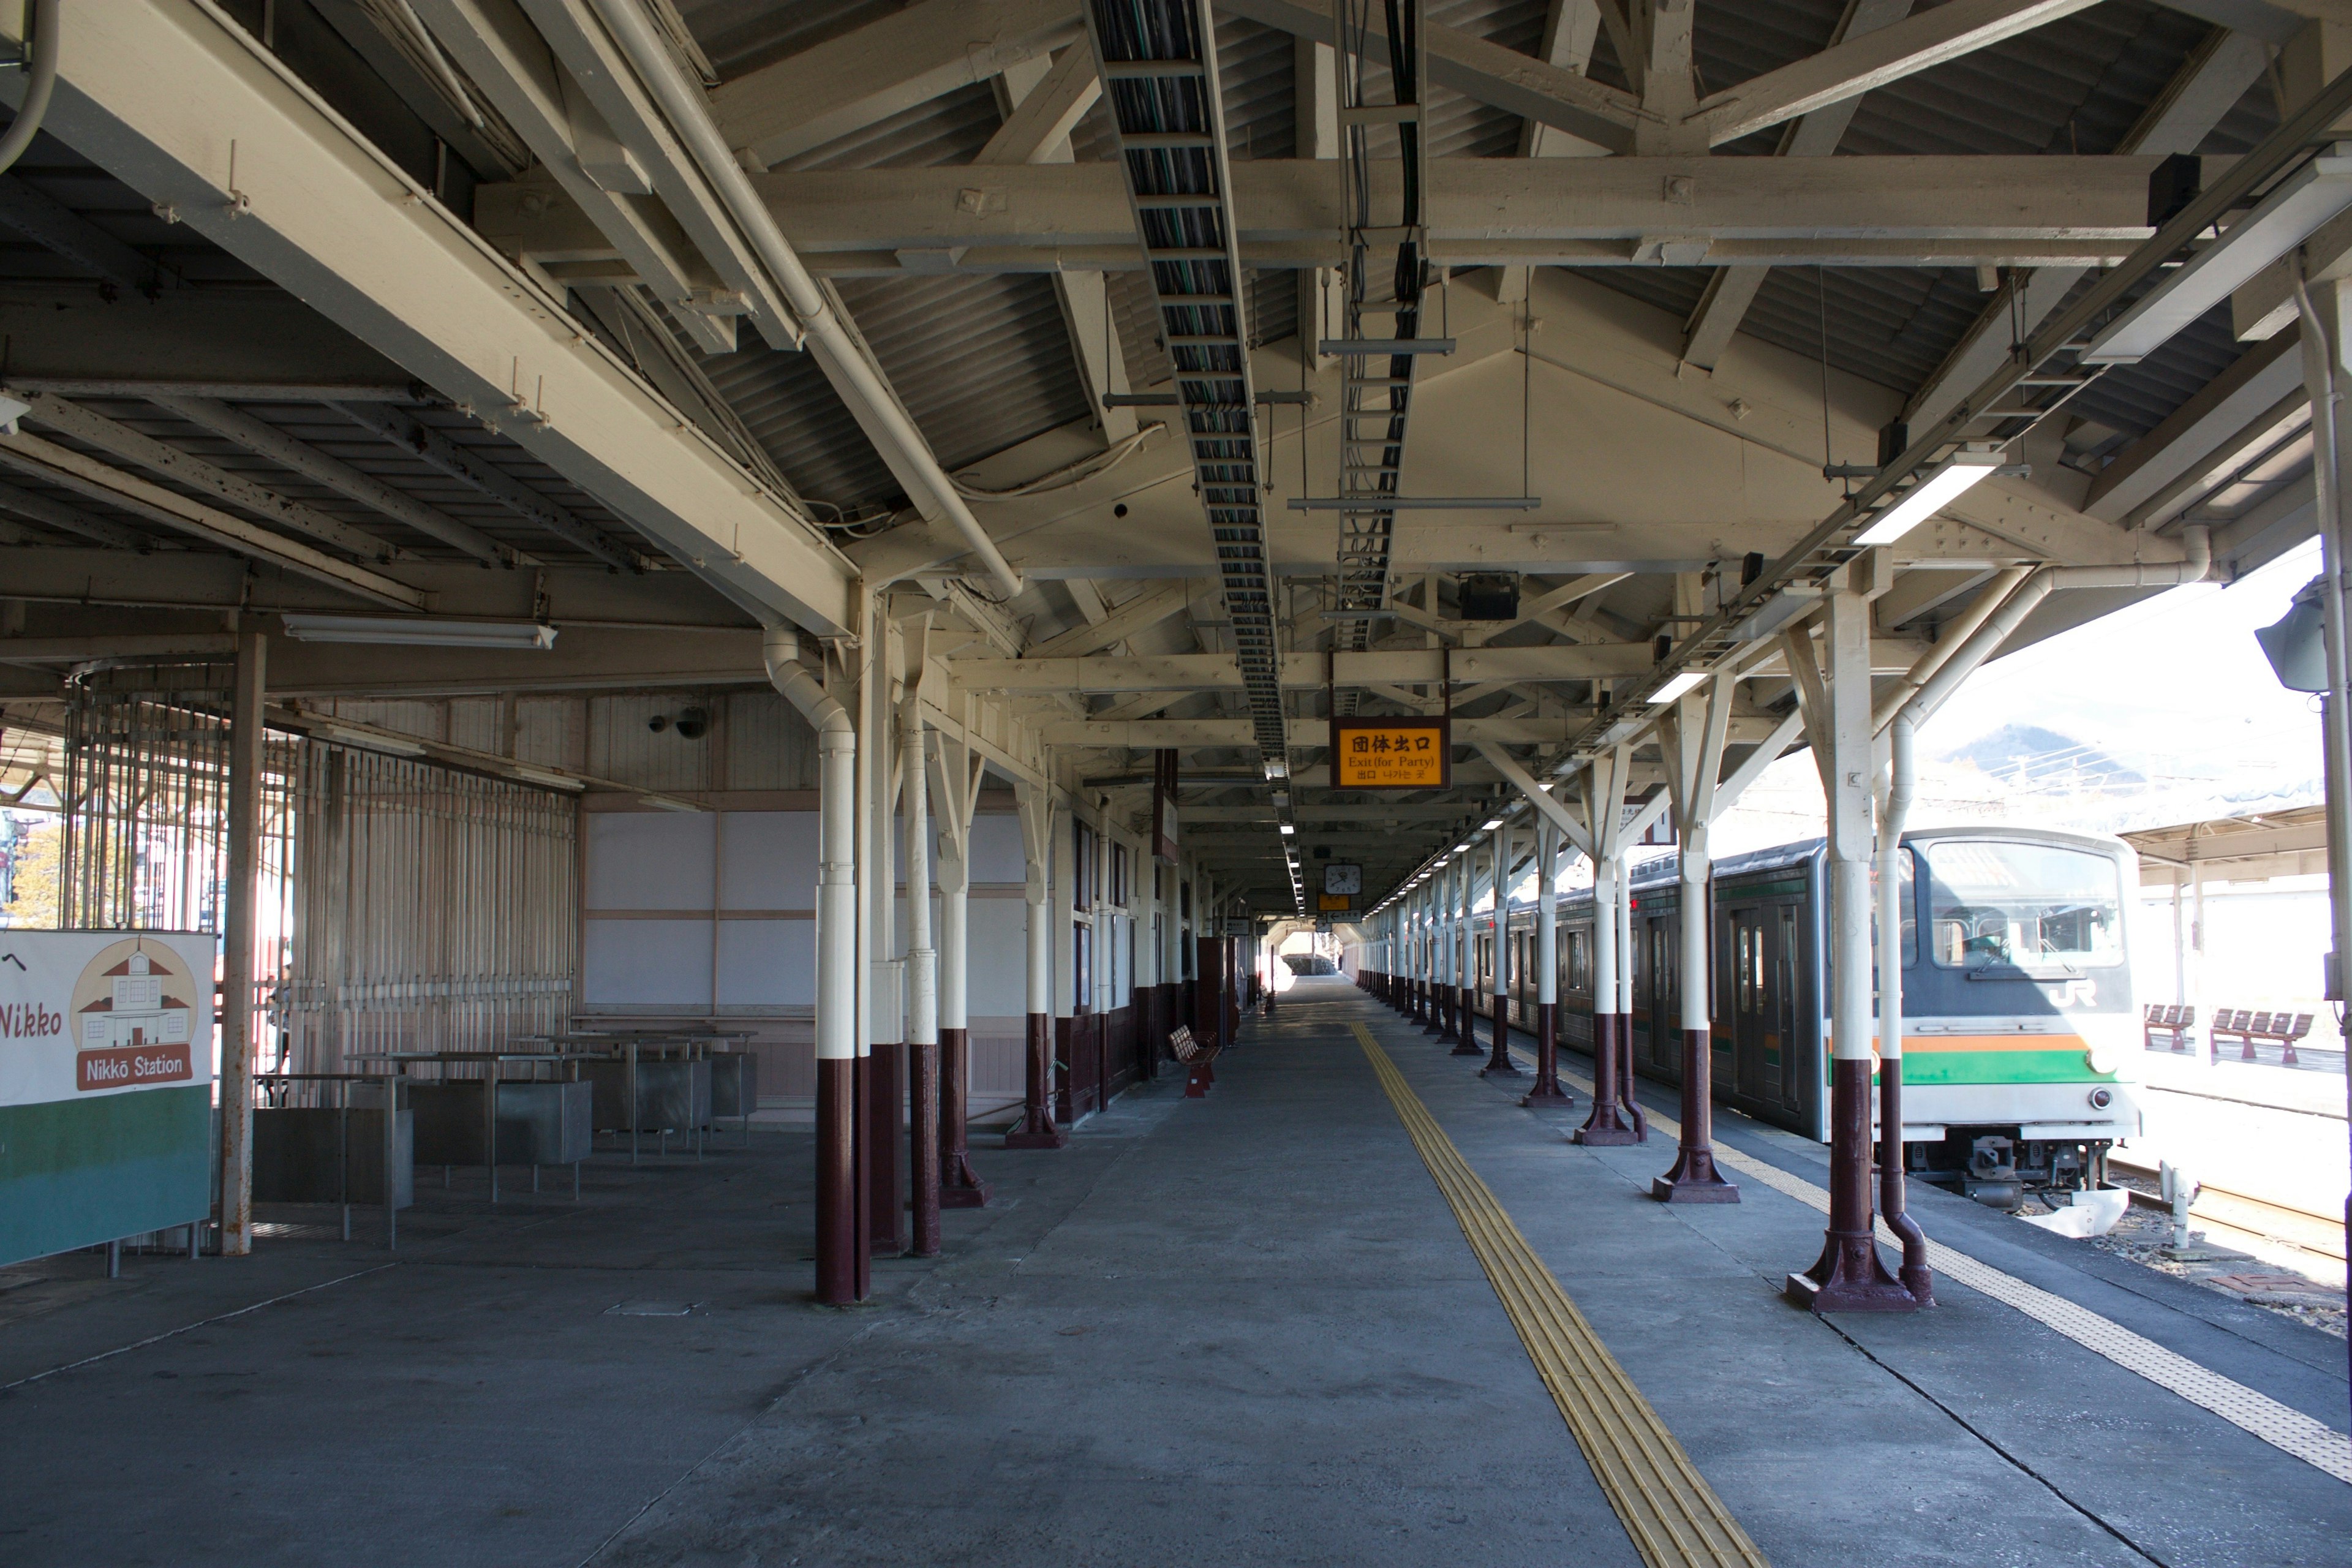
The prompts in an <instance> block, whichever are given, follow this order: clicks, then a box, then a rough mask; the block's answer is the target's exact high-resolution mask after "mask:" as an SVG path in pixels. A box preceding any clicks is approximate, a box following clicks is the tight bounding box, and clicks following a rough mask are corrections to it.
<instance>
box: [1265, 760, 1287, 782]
mask: <svg viewBox="0 0 2352 1568" xmlns="http://www.w3.org/2000/svg"><path fill="white" fill-rule="evenodd" d="M1265 776H1266V777H1268V778H1270V779H1280V778H1288V777H1289V776H1290V764H1289V763H1286V762H1284V761H1283V760H1282V759H1281V758H1279V757H1268V758H1267V759H1266V762H1265Z"/></svg>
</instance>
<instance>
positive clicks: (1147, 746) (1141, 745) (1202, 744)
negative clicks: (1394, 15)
mask: <svg viewBox="0 0 2352 1568" xmlns="http://www.w3.org/2000/svg"><path fill="white" fill-rule="evenodd" d="M1581 722H1582V721H1581V720H1568V719H1461V718H1457V719H1455V720H1454V742H1455V743H1456V744H1457V745H1469V744H1475V742H1480V741H1498V742H1502V743H1503V744H1505V745H1510V746H1542V745H1558V744H1559V743H1560V742H1564V741H1566V740H1567V739H1568V737H1569V736H1570V734H1571V733H1572V732H1573V731H1574V729H1575V727H1576V726H1577V725H1579V724H1580V723H1581ZM1035 728H1036V731H1037V736H1038V738H1039V739H1040V740H1042V741H1044V742H1045V743H1046V744H1047V745H1049V746H1125V747H1127V748H1129V749H1130V750H1134V751H1145V752H1150V751H1169V750H1174V751H1203V750H1207V749H1210V748H1213V747H1223V746H1232V747H1238V748H1243V749H1248V748H1253V747H1255V745H1256V744H1257V740H1256V734H1257V731H1256V730H1255V726H1254V723H1253V721H1250V720H1248V719H1146V720H1139V721H1135V722H1133V723H1127V724H1104V723H1097V722H1094V721H1088V720H1084V719H1066V720H1053V719H1048V720H1045V721H1042V722H1040V723H1038V724H1037V725H1036V727H1035ZM1296 743H1297V744H1298V745H1300V746H1311V747H1316V748H1318V749H1319V748H1320V747H1321V746H1322V744H1323V741H1322V738H1321V736H1320V734H1319V733H1318V731H1317V730H1316V729H1315V727H1314V726H1312V725H1302V726H1301V732H1300V734H1299V735H1298V737H1297V742H1296Z"/></svg>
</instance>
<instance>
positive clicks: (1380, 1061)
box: [1349, 1024, 1767, 1568]
mask: <svg viewBox="0 0 2352 1568" xmlns="http://www.w3.org/2000/svg"><path fill="white" fill-rule="evenodd" d="M1349 1027H1350V1028H1352V1029H1353V1030H1354V1031H1355V1034H1356V1042H1357V1044H1359V1045H1360V1046H1362V1047H1363V1048H1364V1055H1365V1056H1366V1057H1367V1058H1370V1061H1371V1064H1372V1071H1373V1072H1374V1073H1375V1074H1377V1075H1378V1076H1379V1078H1380V1080H1381V1088H1382V1089H1386V1090H1387V1091H1388V1097H1389V1103H1390V1104H1391V1105H1393V1106H1395V1107H1396V1113H1397V1119H1398V1120H1399V1121H1402V1122H1403V1123H1404V1129H1405V1131H1406V1132H1407V1133H1408V1134H1410V1135H1411V1137H1412V1144H1413V1147H1414V1148H1415V1149H1417V1150H1419V1151H1420V1152H1421V1158H1422V1163H1423V1164H1425V1165H1427V1166H1428V1167H1429V1173H1430V1175H1431V1177H1432V1178H1433V1179H1434V1180H1435V1182H1436V1183H1437V1190H1438V1191H1439V1192H1440V1193H1442V1194H1444V1197H1445V1201H1446V1203H1447V1204H1448V1205H1450V1206H1451V1207H1452V1208H1453V1210H1454V1219H1455V1220H1456V1221H1458V1222H1459V1223H1460V1225H1461V1226H1462V1234H1463V1235H1464V1236H1465V1237H1467V1238H1468V1239H1469V1242H1470V1250H1471V1251H1472V1252H1474V1253H1475V1254H1476V1255H1477V1258H1478V1264H1479V1267H1480V1268H1484V1269H1485V1270H1486V1279H1487V1282H1488V1283H1490V1284H1492V1285H1493V1286H1494V1288H1495V1294H1496V1296H1497V1297H1499V1298H1500V1299H1501V1300H1502V1303H1503V1310H1504V1311H1505V1312H1507V1313H1508V1314H1509V1316H1510V1320H1511V1326H1512V1327H1513V1328H1515V1329H1517V1331H1518V1335H1519V1342H1520V1343H1521V1344H1524V1345H1525V1346H1526V1347H1527V1351H1528V1358H1529V1359H1530V1360H1532V1361H1533V1362H1534V1363H1535V1364H1536V1371H1537V1372H1538V1373H1539V1374H1540V1375H1541V1376H1542V1378H1543V1380H1544V1386H1546V1387H1547V1388H1549V1389H1550V1390H1551V1397H1552V1403H1553V1404H1555V1405H1558V1406H1559V1413H1560V1415H1561V1416H1562V1418H1563V1419H1565V1420H1566V1421H1567V1422H1568V1429H1569V1432H1570V1435H1571V1436H1574V1437H1575V1439H1576V1443H1577V1447H1580V1448H1581V1449H1583V1450H1584V1457H1585V1459H1586V1461H1587V1462H1588V1463H1589V1464H1591V1467H1592V1474H1593V1477H1594V1479H1597V1480H1598V1481H1600V1483H1601V1490H1602V1492H1604V1493H1605V1494H1607V1496H1608V1499H1609V1503H1610V1506H1611V1507H1612V1508H1614V1509H1615V1510H1617V1517H1618V1518H1619V1519H1620V1520H1622V1521H1623V1522H1624V1525H1625V1533H1626V1534H1627V1535H1629V1536H1631V1537H1632V1538H1633V1545H1634V1548H1635V1550H1637V1551H1639V1552H1641V1554H1642V1558H1643V1562H1645V1563H1649V1564H1650V1565H1651V1568H1732V1565H1743V1568H1767V1564H1766V1560H1765V1557H1764V1554H1763V1553H1762V1552H1759V1551H1758V1550H1757V1549H1756V1543H1755V1542H1752V1541H1750V1540H1748V1532H1747V1531H1743V1530H1741V1529H1740V1528H1739V1522H1738V1521H1737V1520H1735V1519H1733V1518H1732V1517H1731V1513H1730V1510H1727V1509H1726V1508H1725V1507H1724V1506H1723V1503H1722V1501H1721V1500H1719V1499H1717V1497H1716V1495H1715V1492H1714V1490H1713V1489H1711V1488H1709V1487H1708V1486H1707V1484H1706V1481H1705V1480H1704V1479H1701V1478H1700V1476H1699V1473H1698V1470H1697V1469H1696V1467H1694V1466H1693V1465H1692V1464H1691V1462H1690V1456H1689V1455H1687V1454H1685V1453H1684V1452H1683V1448H1682V1445H1681V1444H1679V1443H1677V1442H1675V1438H1674V1434H1673V1433H1671V1432H1669V1431H1667V1430H1666V1427H1665V1424H1664V1422H1662V1421H1660V1420H1659V1419H1658V1415H1657V1412H1655V1411H1654V1410H1652V1409H1651V1408H1650V1405H1649V1402H1648V1401H1646V1400H1644V1399H1643V1397H1642V1394H1641V1391H1640V1390H1639V1389H1637V1388H1635V1387H1634V1386H1633V1380H1632V1379H1631V1378H1629V1377H1627V1376H1626V1375H1625V1370H1624V1368H1622V1367H1621V1366H1619V1365H1618V1364H1617V1362H1616V1358H1614V1357H1613V1356H1612V1355H1611V1354H1610V1353H1609V1352H1608V1349H1607V1348H1606V1347H1605V1346H1603V1345H1602V1344H1601V1339H1600V1336H1598V1335H1597V1334H1595V1333H1594V1332H1593V1331H1592V1327H1591V1324H1589V1323H1587V1322H1586V1321H1584V1316H1583V1314H1582V1313H1580V1312H1579V1311H1578V1310H1576V1304H1575V1303H1574V1302H1572V1301H1570V1300H1569V1299H1568V1292H1567V1291H1565V1290H1563V1289H1560V1288H1559V1280H1557V1279H1553V1278H1552V1276H1551V1271H1550V1270H1549V1269H1548V1268H1545V1267H1544V1264H1543V1260H1542V1259H1541V1258H1538V1257H1537V1256H1536V1250H1535V1248H1534V1247H1530V1246H1528V1240H1527V1237H1523V1236H1521V1235H1520V1234H1519V1229H1518V1226H1515V1225H1513V1224H1512V1223H1511V1216H1510V1215H1508V1214H1507V1213H1506V1212H1504V1209H1503V1205H1501V1204H1500V1203H1499V1202H1497V1201H1496V1197H1495V1194H1494V1193H1493V1192H1492V1191H1490V1190H1489V1189H1488V1188H1487V1186H1486V1183H1484V1182H1482V1181H1480V1180H1479V1179H1478V1175H1477V1173H1476V1172H1475V1171H1473V1170H1471V1168H1470V1165H1469V1163H1468V1162H1467V1161H1465V1160H1464V1159H1463V1158H1462V1154H1461V1152H1460V1151H1459V1150H1457V1149H1455V1148H1454V1141H1453V1140H1452V1139H1450V1138H1448V1137H1446V1135H1445V1131H1444V1129H1443V1128H1441V1127H1439V1126H1438V1124H1437V1121H1436V1119H1435V1118H1434V1117H1433V1116H1431V1115H1430V1113H1429V1110H1428V1108H1427V1107H1425V1106H1423V1104H1422V1103H1421V1100H1420V1098H1419V1097H1418V1096H1417V1095H1415V1094H1414V1093H1413V1092H1412V1086H1411V1085H1409V1084H1407V1083H1406V1082H1405V1080H1404V1075H1403V1074H1402V1073H1400V1072H1399V1071H1397V1068H1396V1063H1394V1062H1393V1061H1391V1060H1390V1059H1389V1055H1388V1053H1387V1052H1386V1051H1384V1050H1382V1049H1381V1047H1380V1044H1379V1042H1377V1041H1375V1040H1374V1039H1373V1038H1372V1035H1371V1031H1370V1030H1369V1029H1367V1028H1365V1027H1364V1026H1363V1025H1361V1024H1354V1025H1350V1026H1349Z"/></svg>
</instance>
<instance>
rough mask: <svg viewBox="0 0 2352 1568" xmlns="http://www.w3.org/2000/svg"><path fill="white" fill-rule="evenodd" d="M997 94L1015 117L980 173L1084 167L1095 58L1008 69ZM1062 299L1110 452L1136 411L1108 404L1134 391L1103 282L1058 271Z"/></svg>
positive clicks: (1097, 88)
mask: <svg viewBox="0 0 2352 1568" xmlns="http://www.w3.org/2000/svg"><path fill="white" fill-rule="evenodd" d="M996 92H997V100H998V101H999V102H1000V103H1001V104H1003V105H1006V106H1007V107H1008V108H1009V110H1010V112H1009V113H1008V114H1007V115H1006V116H1005V120H1004V123H1003V126H1001V127H999V128H998V130H997V132H996V134H995V135H993V136H992V137H990V138H989V140H988V145H987V146H985V147H983V148H982V149H981V152H980V156H979V157H977V158H974V159H973V160H972V163H973V165H974V166H975V167H977V166H980V165H983V164H989V165H1002V164H1014V163H1019V164H1027V163H1074V162H1076V154H1075V153H1072V152H1071V150H1070V128H1071V127H1072V126H1074V125H1076V123H1077V121H1078V116H1079V115H1081V114H1083V113H1085V112H1086V110H1087V108H1088V107H1089V106H1090V105H1091V104H1093V102H1094V101H1095V100H1096V99H1097V98H1100V97H1101V96H1102V78H1101V77H1100V76H1099V75H1098V74H1097V72H1096V70H1095V53H1094V51H1093V50H1092V49H1090V48H1082V47H1079V46H1077V45H1076V44H1073V45H1071V46H1070V47H1067V48H1066V49H1064V50H1063V51H1062V53H1061V56H1060V58H1057V59H1055V61H1054V62H1053V63H1052V64H1051V65H1050V66H1049V65H1047V64H1046V63H1045V61H1043V60H1040V59H1027V60H1023V61H1020V62H1019V63H1017V64H1014V65H1012V66H1008V67H1006V68H1005V69H1004V72H1003V75H1001V76H999V77H998V78H997V79H996ZM1054 293H1055V297H1056V298H1058V299H1059V300H1061V304H1062V322H1063V325H1064V327H1065V328H1066V330H1067V331H1068V332H1069V334H1070V353H1071V355H1072V357H1073V358H1074V359H1075V360H1076V363H1077V368H1078V384H1079V385H1080V386H1083V387H1085V388H1086V389H1087V412H1088V414H1089V415H1090V416H1091V417H1092V418H1093V419H1094V420H1095V422H1096V423H1097V425H1098V426H1100V427H1101V429H1102V437H1103V443H1104V445H1106V446H1108V445H1109V444H1111V443H1112V442H1116V441H1123V440H1125V439H1127V438H1128V437H1130V436H1132V435H1134V434H1135V429H1136V422H1135V410H1134V409H1132V408H1112V407H1109V406H1107V405H1106V404H1105V403H1104V399H1105V398H1106V397H1108V396H1111V395H1123V394H1125V393H1126V392H1127V390H1128V378H1127V361H1126V356H1125V355H1123V354H1122V353H1120V352H1119V343H1118V332H1117V331H1115V330H1114V329H1113V328H1112V326H1111V321H1110V309H1109V301H1108V294H1107V292H1106V291H1105V289H1104V284H1103V275H1102V274H1101V273H1099V272H1060V271H1057V272H1055V274H1054Z"/></svg>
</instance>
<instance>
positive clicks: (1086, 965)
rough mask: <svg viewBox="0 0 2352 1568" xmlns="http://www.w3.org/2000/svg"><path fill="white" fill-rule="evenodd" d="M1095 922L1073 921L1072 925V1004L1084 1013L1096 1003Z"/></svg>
mask: <svg viewBox="0 0 2352 1568" xmlns="http://www.w3.org/2000/svg"><path fill="white" fill-rule="evenodd" d="M1094 935H1095V930H1094V924H1093V922H1092V921H1073V922H1072V924H1071V926H1070V1004H1071V1005H1072V1006H1073V1007H1075V1008H1076V1009H1077V1011H1079V1012H1081V1013H1083V1012H1086V1011H1087V1009H1088V1008H1090V1007H1092V1006H1093V1005H1094V1000H1095V998H1094V984H1095V975H1094V956H1095V943H1094Z"/></svg>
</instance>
